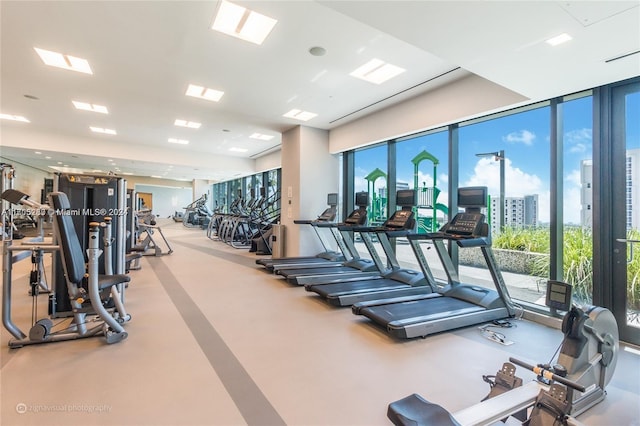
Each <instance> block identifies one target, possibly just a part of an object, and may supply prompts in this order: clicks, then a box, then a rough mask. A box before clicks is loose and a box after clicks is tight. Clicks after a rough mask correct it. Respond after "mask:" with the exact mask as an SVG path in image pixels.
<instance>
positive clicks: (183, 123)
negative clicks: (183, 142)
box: [173, 119, 202, 129]
mask: <svg viewBox="0 0 640 426" xmlns="http://www.w3.org/2000/svg"><path fill="white" fill-rule="evenodd" d="M173 124H174V125H175V126H179V127H188V128H190V129H199V128H200V126H202V123H196V122H195V121H187V120H180V119H177V120H176V121H175V122H174V123H173Z"/></svg>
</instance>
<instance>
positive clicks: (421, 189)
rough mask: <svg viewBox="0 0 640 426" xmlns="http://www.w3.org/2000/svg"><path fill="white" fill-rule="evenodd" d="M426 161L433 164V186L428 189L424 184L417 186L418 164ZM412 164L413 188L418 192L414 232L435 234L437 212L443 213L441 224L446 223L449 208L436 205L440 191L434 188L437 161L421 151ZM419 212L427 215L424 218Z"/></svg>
mask: <svg viewBox="0 0 640 426" xmlns="http://www.w3.org/2000/svg"><path fill="white" fill-rule="evenodd" d="M425 160H428V161H431V163H432V164H433V185H432V186H430V187H428V186H427V183H426V182H423V183H422V186H419V182H418V170H419V168H420V163H422V162H423V161H425ZM411 162H412V163H413V187H414V188H415V189H416V190H417V192H418V205H417V207H416V209H417V211H416V216H417V217H418V219H417V221H416V222H417V226H418V229H417V231H416V232H418V233H427V232H435V231H437V230H438V229H439V228H440V224H439V223H438V212H439V211H440V212H442V213H443V215H444V216H443V217H442V220H441V221H442V224H444V223H446V222H447V217H448V216H449V208H448V207H447V206H446V205H444V204H442V203H438V202H437V200H438V196H439V195H440V189H439V188H438V187H436V179H437V176H438V175H437V171H438V164H439V161H438V159H437V158H436V157H434V156H433V155H431V154H429V153H428V152H427V151H422V152H421V153H419V154H418V155H416V156H415V157H413V159H412V160H411ZM421 210H429V215H428V216H425V215H423V214H421V213H422V212H421Z"/></svg>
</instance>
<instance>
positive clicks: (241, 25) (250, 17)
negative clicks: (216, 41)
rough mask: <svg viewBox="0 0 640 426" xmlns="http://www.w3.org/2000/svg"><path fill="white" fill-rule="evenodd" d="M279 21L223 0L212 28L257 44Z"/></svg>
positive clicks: (262, 40) (261, 41)
mask: <svg viewBox="0 0 640 426" xmlns="http://www.w3.org/2000/svg"><path fill="white" fill-rule="evenodd" d="M277 22H278V21H277V20H276V19H273V18H269V17H268V16H265V15H262V14H260V13H257V12H254V11H252V10H249V9H247V8H245V7H242V6H238V5H237V4H234V3H231V2H228V1H226V0H222V1H221V2H220V7H218V13H216V17H215V19H214V20H213V24H212V25H211V29H213V30H216V31H220V32H221V33H224V34H228V35H230V36H233V37H237V38H239V39H242V40H245V41H249V42H251V43H255V44H258V45H260V44H262V43H263V42H264V40H265V39H266V38H267V36H268V35H269V33H270V32H271V30H272V29H273V27H274V26H275V25H276V23H277Z"/></svg>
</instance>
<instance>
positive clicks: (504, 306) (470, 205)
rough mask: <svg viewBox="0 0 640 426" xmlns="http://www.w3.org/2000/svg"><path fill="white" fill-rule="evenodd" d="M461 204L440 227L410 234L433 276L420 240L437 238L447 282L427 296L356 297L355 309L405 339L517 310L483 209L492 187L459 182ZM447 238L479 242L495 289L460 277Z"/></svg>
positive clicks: (469, 244) (423, 266)
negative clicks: (460, 210)
mask: <svg viewBox="0 0 640 426" xmlns="http://www.w3.org/2000/svg"><path fill="white" fill-rule="evenodd" d="M458 206H459V207H465V212H464V213H458V214H457V215H456V216H455V217H454V218H453V219H452V220H451V221H450V222H449V223H447V224H446V225H444V226H443V227H442V228H441V229H440V231H439V232H435V233H430V234H412V235H409V236H408V237H407V238H408V239H409V242H410V244H411V248H412V249H413V251H414V253H415V255H416V258H417V259H418V263H419V264H420V268H421V269H422V271H423V273H424V274H425V275H428V276H432V274H431V270H430V269H429V265H428V264H427V262H426V259H425V256H424V253H423V251H422V248H421V244H420V243H421V242H422V241H431V242H432V243H433V245H434V247H435V249H436V252H437V254H438V257H439V258H440V261H441V263H442V265H443V267H444V270H445V272H446V274H447V281H448V282H447V284H446V285H445V286H444V287H443V288H441V289H439V290H438V291H437V293H432V294H427V295H424V296H407V297H398V298H392V299H386V300H375V301H370V302H362V303H357V304H355V305H353V306H352V307H351V308H352V311H353V313H354V314H356V315H364V316H366V317H368V318H369V319H370V320H372V321H373V322H375V323H377V324H378V325H380V326H382V327H384V328H385V330H386V331H387V332H388V333H389V334H390V335H392V336H393V337H396V338H403V339H410V338H414V337H426V336H428V335H430V334H433V333H438V332H442V331H447V330H453V329H456V328H461V327H467V326H470V325H475V324H480V323H483V322H487V321H493V320H499V319H504V318H510V317H513V316H514V315H515V307H514V305H513V303H512V301H511V298H510V296H509V292H508V290H507V287H506V285H505V283H504V280H503V278H502V274H501V273H500V270H499V269H498V267H497V264H496V261H495V258H494V256H493V251H492V250H491V239H490V235H489V226H488V224H487V223H486V222H485V217H484V215H483V214H482V213H480V209H481V208H483V207H486V206H487V188H486V187H467V188H459V189H458ZM445 242H448V243H450V244H452V243H455V244H457V245H458V246H459V247H460V248H463V249H464V248H470V247H478V248H480V250H481V251H482V254H483V257H484V260H485V262H486V264H487V267H488V270H489V272H490V274H491V278H492V281H493V284H494V285H495V288H496V290H492V289H488V288H485V287H481V286H479V285H472V284H463V283H461V282H460V279H459V277H458V273H457V270H456V267H455V265H454V263H453V260H452V259H451V256H450V255H449V252H448V250H447V248H446V247H445Z"/></svg>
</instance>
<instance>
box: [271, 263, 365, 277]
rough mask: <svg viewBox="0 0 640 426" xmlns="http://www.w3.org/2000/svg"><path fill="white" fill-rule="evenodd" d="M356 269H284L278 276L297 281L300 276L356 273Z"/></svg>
mask: <svg viewBox="0 0 640 426" xmlns="http://www.w3.org/2000/svg"><path fill="white" fill-rule="evenodd" d="M356 271H358V270H357V269H356V268H351V267H349V266H329V267H326V268H295V269H283V270H282V271H279V272H278V274H280V275H282V276H283V277H285V278H287V279H295V277H296V276H298V275H324V274H338V273H341V272H356Z"/></svg>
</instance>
